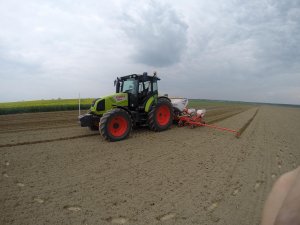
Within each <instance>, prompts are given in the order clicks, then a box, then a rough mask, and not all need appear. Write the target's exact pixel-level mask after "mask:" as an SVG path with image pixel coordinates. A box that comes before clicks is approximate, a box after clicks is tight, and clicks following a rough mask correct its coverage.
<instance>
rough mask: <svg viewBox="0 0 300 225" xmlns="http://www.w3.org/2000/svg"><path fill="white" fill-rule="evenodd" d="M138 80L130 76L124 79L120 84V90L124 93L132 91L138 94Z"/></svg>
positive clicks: (131, 92)
mask: <svg viewBox="0 0 300 225" xmlns="http://www.w3.org/2000/svg"><path fill="white" fill-rule="evenodd" d="M137 82H138V81H137V80H136V79H134V78H130V79H127V80H122V81H121V84H120V90H119V91H120V92H123V93H125V92H126V93H130V94H136V93H137V90H136V89H137V88H136V87H137Z"/></svg>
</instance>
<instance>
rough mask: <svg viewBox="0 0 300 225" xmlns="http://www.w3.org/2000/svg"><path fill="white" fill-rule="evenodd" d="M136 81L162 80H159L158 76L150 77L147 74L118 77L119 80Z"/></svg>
mask: <svg viewBox="0 0 300 225" xmlns="http://www.w3.org/2000/svg"><path fill="white" fill-rule="evenodd" d="M132 78H133V79H136V80H139V81H148V80H150V81H152V80H160V78H158V77H157V76H156V75H153V76H149V75H148V74H147V73H144V74H130V75H126V76H122V77H118V78H117V80H121V81H122V80H128V79H132Z"/></svg>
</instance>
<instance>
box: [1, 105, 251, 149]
mask: <svg viewBox="0 0 300 225" xmlns="http://www.w3.org/2000/svg"><path fill="white" fill-rule="evenodd" d="M246 110H248V109H244V110H239V111H238V112H233V113H232V112H230V113H224V115H223V114H220V115H217V118H216V119H214V118H215V116H214V117H213V118H212V120H208V121H209V123H216V122H220V121H222V120H225V119H228V118H230V117H233V116H235V115H238V114H240V113H242V112H244V111H246ZM75 126H77V125H66V126H57V127H48V128H47V127H42V128H31V129H25V128H24V129H21V130H8V131H6V132H3V131H0V133H15V132H24V131H32V130H34V131H35V130H49V129H59V128H68V127H75ZM146 129H147V128H144V127H142V128H138V129H137V130H136V131H133V135H131V136H130V137H138V136H141V135H140V134H138V133H137V131H142V132H141V134H142V135H147V133H148V132H147V131H148V129H147V131H144V130H146ZM145 133H146V134H145ZM95 135H99V134H85V135H77V136H71V137H64V138H55V139H45V140H37V141H26V142H20V143H14V144H2V145H0V148H4V147H15V146H20V145H33V144H40V143H47V142H55V141H64V140H71V139H77V138H84V137H89V136H95Z"/></svg>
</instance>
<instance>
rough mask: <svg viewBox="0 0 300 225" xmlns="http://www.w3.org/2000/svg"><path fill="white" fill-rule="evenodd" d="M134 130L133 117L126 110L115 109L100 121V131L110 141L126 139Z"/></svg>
mask: <svg viewBox="0 0 300 225" xmlns="http://www.w3.org/2000/svg"><path fill="white" fill-rule="evenodd" d="M131 129H132V121H131V117H130V115H129V114H128V112H126V111H125V110H124V109H120V108H115V109H112V110H109V111H108V112H106V113H105V114H104V115H103V116H102V117H101V119H100V123H99V131H100V134H101V136H102V137H103V138H104V139H105V140H108V141H112V142H113V141H121V140H123V139H126V138H127V137H128V135H129V134H130V132H131Z"/></svg>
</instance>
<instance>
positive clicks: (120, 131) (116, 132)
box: [108, 116, 128, 137]
mask: <svg viewBox="0 0 300 225" xmlns="http://www.w3.org/2000/svg"><path fill="white" fill-rule="evenodd" d="M127 129H128V121H127V120H126V119H125V118H124V117H122V116H115V117H113V118H112V119H111V120H110V121H109V124H108V131H109V133H110V134H111V135H113V136H115V137H121V136H123V135H124V134H125V133H126V131H127Z"/></svg>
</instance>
